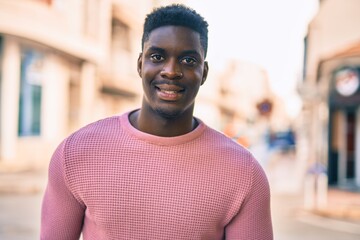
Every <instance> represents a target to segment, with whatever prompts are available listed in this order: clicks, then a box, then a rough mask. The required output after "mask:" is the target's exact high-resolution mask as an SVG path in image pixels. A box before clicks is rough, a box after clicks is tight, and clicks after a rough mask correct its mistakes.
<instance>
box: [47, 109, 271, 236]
mask: <svg viewBox="0 0 360 240" xmlns="http://www.w3.org/2000/svg"><path fill="white" fill-rule="evenodd" d="M128 116H129V112H128V113H125V114H123V115H120V116H113V117H109V118H106V119H103V120H100V121H97V122H94V123H92V124H89V125H87V126H85V127H84V128H82V129H80V130H78V131H77V132H75V133H73V134H72V135H70V136H69V137H68V138H66V139H65V140H64V141H63V142H62V143H61V144H60V145H59V146H58V148H57V149H56V151H55V152H54V154H53V157H52V159H51V162H50V165H49V178H48V185H47V188H46V191H45V194H44V198H43V205H42V214H41V233H40V234H41V239H51V240H73V239H74V240H75V239H79V237H80V235H81V234H82V235H83V239H84V240H102V239H106V240H107V239H114V240H115V239H116V240H121V239H126V240H133V239H134V240H137V239H151V240H161V239H167V240H170V239H171V240H177V239H179V240H180V239H187V240H197V239H204V240H212V239H214V240H217V239H219V240H220V239H234V240H271V239H273V233H272V224H271V215H270V191H269V184H268V181H267V178H266V175H265V173H264V171H263V169H262V168H261V166H260V165H259V163H258V162H257V160H256V159H255V158H254V157H253V156H252V154H251V153H250V152H249V151H248V150H246V149H245V148H243V147H242V146H240V145H239V144H237V143H235V142H234V141H232V140H231V139H229V138H227V137H226V136H224V135H223V134H221V133H220V132H217V131H216V130H214V129H212V128H210V127H208V126H206V125H205V124H204V123H203V122H202V121H201V120H199V119H198V121H199V125H198V126H197V128H196V129H194V130H193V131H192V132H190V133H187V134H184V135H181V136H176V137H159V136H154V135H150V134H147V133H144V132H141V131H139V130H137V129H136V128H134V127H133V126H132V125H131V124H130V122H129V118H128Z"/></svg>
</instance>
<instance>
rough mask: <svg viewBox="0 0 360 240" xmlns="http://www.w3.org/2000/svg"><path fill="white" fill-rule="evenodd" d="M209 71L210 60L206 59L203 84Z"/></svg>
mask: <svg viewBox="0 0 360 240" xmlns="http://www.w3.org/2000/svg"><path fill="white" fill-rule="evenodd" d="M208 72H209V65H208V62H207V61H205V62H204V70H203V78H202V80H201V85H203V84H204V82H205V81H206V78H207V76H208Z"/></svg>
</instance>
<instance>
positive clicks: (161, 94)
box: [157, 90, 182, 101]
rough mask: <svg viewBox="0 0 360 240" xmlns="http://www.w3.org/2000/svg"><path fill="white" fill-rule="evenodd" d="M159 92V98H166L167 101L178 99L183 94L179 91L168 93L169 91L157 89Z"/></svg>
mask: <svg viewBox="0 0 360 240" xmlns="http://www.w3.org/2000/svg"><path fill="white" fill-rule="evenodd" d="M157 93H158V96H159V98H160V99H162V100H165V101H176V100H178V99H179V98H180V97H181V95H182V94H181V93H179V92H174V93H167V92H162V91H160V90H157Z"/></svg>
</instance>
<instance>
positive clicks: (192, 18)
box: [141, 4, 209, 57]
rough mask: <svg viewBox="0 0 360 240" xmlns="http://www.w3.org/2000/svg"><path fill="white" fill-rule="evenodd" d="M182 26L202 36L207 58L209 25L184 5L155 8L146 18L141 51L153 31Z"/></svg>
mask: <svg viewBox="0 0 360 240" xmlns="http://www.w3.org/2000/svg"><path fill="white" fill-rule="evenodd" d="M169 25H170V26H171V25H172V26H182V27H187V28H190V29H192V30H194V31H196V32H198V33H199V34H200V43H201V46H202V47H203V49H204V55H205V57H206V53H207V48H208V26H209V25H208V23H207V22H206V20H205V19H204V18H203V17H202V16H201V15H200V14H198V13H197V12H196V11H195V10H193V9H191V8H189V7H187V6H185V5H183V4H172V5H168V6H163V7H159V8H155V9H154V10H153V11H152V12H151V13H149V14H148V15H147V16H146V18H145V23H144V31H143V36H142V40H141V49H143V48H144V42H145V41H147V40H148V39H149V36H150V33H151V31H153V30H154V29H156V28H159V27H163V26H169Z"/></svg>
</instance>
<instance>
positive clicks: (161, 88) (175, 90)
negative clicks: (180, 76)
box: [155, 85, 185, 101]
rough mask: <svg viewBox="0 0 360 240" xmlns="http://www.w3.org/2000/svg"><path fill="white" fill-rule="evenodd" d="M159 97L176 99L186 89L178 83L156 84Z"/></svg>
mask: <svg viewBox="0 0 360 240" xmlns="http://www.w3.org/2000/svg"><path fill="white" fill-rule="evenodd" d="M155 88H156V90H157V92H158V96H159V98H161V99H162V100H166V101H176V100H178V99H179V98H180V97H181V96H182V93H183V92H184V91H185V90H184V89H183V88H181V87H179V86H176V85H157V86H155Z"/></svg>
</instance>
